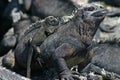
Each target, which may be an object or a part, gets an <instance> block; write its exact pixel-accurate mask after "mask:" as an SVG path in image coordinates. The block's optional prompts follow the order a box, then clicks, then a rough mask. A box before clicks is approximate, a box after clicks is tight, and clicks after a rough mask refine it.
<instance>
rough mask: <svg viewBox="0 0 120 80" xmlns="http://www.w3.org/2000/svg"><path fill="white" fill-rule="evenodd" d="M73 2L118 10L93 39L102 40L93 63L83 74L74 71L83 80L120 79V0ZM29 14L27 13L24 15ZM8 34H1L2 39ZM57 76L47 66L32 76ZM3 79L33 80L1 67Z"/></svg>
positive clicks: (50, 79)
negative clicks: (111, 1)
mask: <svg viewBox="0 0 120 80" xmlns="http://www.w3.org/2000/svg"><path fill="white" fill-rule="evenodd" d="M70 1H72V2H73V4H74V5H75V6H76V7H79V6H85V5H88V4H90V3H95V4H97V5H98V4H99V5H102V6H104V7H106V8H107V9H109V10H110V11H111V13H112V10H113V11H115V13H113V14H115V15H112V17H111V16H109V14H108V16H107V17H106V18H105V20H104V21H103V22H102V23H101V25H100V29H98V30H97V33H96V35H95V36H94V39H93V41H95V42H97V43H100V45H99V46H97V47H95V48H94V49H93V50H94V53H95V54H94V56H93V58H92V60H91V63H90V64H89V65H88V66H86V67H85V68H84V69H83V70H82V71H81V72H80V73H79V74H74V75H76V76H79V78H80V80H120V70H119V67H120V65H119V64H120V61H119V60H120V58H119V56H120V54H119V50H120V49H119V41H120V35H119V33H120V5H119V2H120V0H115V1H113V3H109V0H105V2H106V3H107V4H106V3H104V0H100V1H99V0H70ZM117 1H118V2H117ZM3 3H4V4H7V2H4V1H3V2H0V4H3ZM117 3H118V4H117ZM0 7H1V6H0ZM2 7H4V6H2ZM26 12H27V13H28V12H29V11H26ZM0 15H1V14H0ZM18 15H19V14H18ZM55 15H56V14H55ZM26 17H28V16H25V15H24V18H26ZM44 17H45V16H44ZM40 18H42V17H40ZM33 22H34V21H33ZM5 26H6V25H5ZM11 26H12V25H10V27H11ZM1 34H3V33H1ZM1 36H4V37H5V35H1ZM4 37H1V41H2V39H3V38H4ZM109 43H110V44H109ZM101 44H102V45H101ZM12 49H14V47H12ZM0 52H1V51H0ZM1 53H3V52H1ZM98 53H99V55H98ZM103 56H104V57H103ZM96 57H97V58H96ZM2 58H3V56H2V57H0V65H1V66H2ZM113 58H115V59H113ZM99 63H100V64H99ZM71 70H73V71H76V72H78V68H77V67H76V66H73V68H71ZM21 72H22V75H23V76H25V75H26V71H25V70H23V71H21ZM2 73H3V74H2ZM11 74H13V75H11ZM7 76H8V77H7ZM11 76H12V77H11ZM13 76H15V77H13ZM16 77H17V79H16ZM5 78H7V79H5ZM13 78H14V79H13ZM56 78H58V75H57V73H56V71H55V70H54V69H53V68H49V69H45V70H44V71H42V72H41V73H39V74H32V77H31V79H32V80H57V79H56ZM0 80H29V79H27V78H23V77H22V76H20V75H17V74H16V73H14V71H13V72H11V71H9V70H6V69H5V68H3V67H0Z"/></svg>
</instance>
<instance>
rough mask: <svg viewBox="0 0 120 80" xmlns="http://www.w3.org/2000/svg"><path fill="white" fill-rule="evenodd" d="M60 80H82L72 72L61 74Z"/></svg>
mask: <svg viewBox="0 0 120 80" xmlns="http://www.w3.org/2000/svg"><path fill="white" fill-rule="evenodd" d="M60 80H81V79H80V78H79V76H78V75H74V72H73V74H72V72H71V71H63V72H61V73H60Z"/></svg>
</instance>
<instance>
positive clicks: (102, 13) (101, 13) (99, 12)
mask: <svg viewBox="0 0 120 80" xmlns="http://www.w3.org/2000/svg"><path fill="white" fill-rule="evenodd" d="M107 13H108V10H107V9H102V10H96V11H93V12H92V13H91V14H90V15H91V16H94V17H102V16H105V15H106V14H107Z"/></svg>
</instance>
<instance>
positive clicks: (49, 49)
mask: <svg viewBox="0 0 120 80" xmlns="http://www.w3.org/2000/svg"><path fill="white" fill-rule="evenodd" d="M105 13H106V10H105V9H97V8H96V7H94V6H92V7H83V8H82V9H78V10H77V12H75V13H74V16H73V17H72V18H71V19H70V20H68V22H66V23H64V24H62V18H61V19H60V21H59V20H58V22H57V21H55V22H57V23H56V25H53V26H54V27H57V28H55V29H54V30H53V31H52V32H50V33H52V34H48V35H47V34H46V35H45V37H43V40H40V39H41V36H43V35H44V34H43V35H42V33H41V31H42V32H43V33H44V32H46V30H42V26H44V22H43V23H41V27H38V28H36V29H34V30H32V29H31V30H30V29H28V30H27V31H26V33H25V35H24V36H23V38H22V40H21V41H20V42H19V43H18V44H17V47H16V49H15V59H16V63H17V64H18V65H20V66H21V67H24V68H26V67H27V60H28V56H29V54H30V53H31V52H33V56H32V62H31V69H33V70H35V69H42V68H44V67H50V66H54V67H55V69H56V71H57V72H58V74H59V76H60V79H61V80H64V79H67V80H74V79H79V78H77V77H76V76H74V75H73V74H72V72H71V71H70V70H69V68H68V67H71V66H73V65H76V64H79V63H80V62H82V61H83V59H84V58H86V55H88V54H87V53H85V51H86V50H87V48H88V47H89V46H90V45H91V43H92V38H93V35H94V33H95V32H96V29H97V28H98V26H99V24H100V23H101V21H102V20H103V19H104V17H105ZM46 21H47V20H46ZM46 21H45V22H46ZM53 23H54V20H53ZM44 27H45V26H44ZM46 29H47V28H46ZM51 30H52V29H51ZM39 33H40V34H39ZM48 33H49V31H48ZM36 53H37V54H36ZM38 62H40V63H39V64H38ZM79 66H80V65H79Z"/></svg>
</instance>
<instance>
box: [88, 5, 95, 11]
mask: <svg viewBox="0 0 120 80" xmlns="http://www.w3.org/2000/svg"><path fill="white" fill-rule="evenodd" d="M93 10H95V8H94V7H93V6H91V7H88V9H87V11H93Z"/></svg>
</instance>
